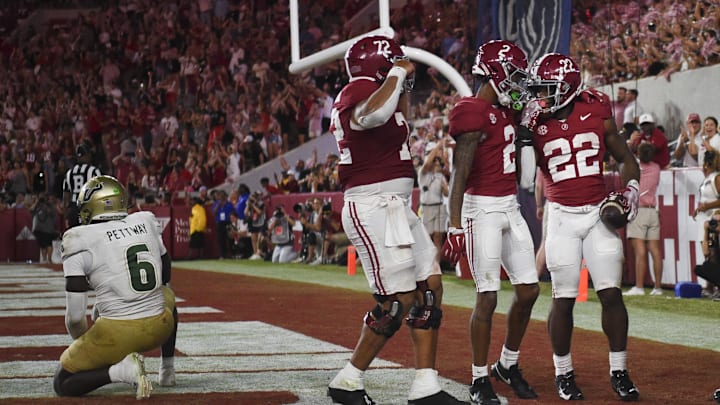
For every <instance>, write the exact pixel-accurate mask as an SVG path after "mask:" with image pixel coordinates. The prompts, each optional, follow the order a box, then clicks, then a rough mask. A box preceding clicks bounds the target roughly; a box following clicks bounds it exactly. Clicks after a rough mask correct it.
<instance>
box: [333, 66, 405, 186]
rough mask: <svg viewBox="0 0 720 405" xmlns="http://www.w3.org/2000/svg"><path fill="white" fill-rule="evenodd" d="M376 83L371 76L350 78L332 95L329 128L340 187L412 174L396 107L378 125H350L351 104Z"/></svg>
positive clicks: (401, 117)
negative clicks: (334, 144)
mask: <svg viewBox="0 0 720 405" xmlns="http://www.w3.org/2000/svg"><path fill="white" fill-rule="evenodd" d="M379 87H380V84H379V83H376V82H374V81H372V80H367V79H359V80H354V81H352V82H350V83H348V85H347V86H345V88H344V89H343V90H342V91H341V92H340V94H338V96H337V98H336V99H335V104H334V105H333V110H332V121H331V125H330V132H332V134H333V135H335V139H336V140H337V144H338V150H339V151H340V162H339V165H338V177H339V179H340V184H341V185H342V187H343V189H344V190H346V189H348V188H351V187H355V186H362V185H366V184H373V183H379V182H382V181H387V180H393V179H398V178H403V177H409V178H411V179H412V178H414V176H415V172H414V170H413V165H412V159H411V156H410V145H409V143H408V142H409V140H408V139H409V137H408V134H409V132H410V130H409V127H408V123H407V121H406V120H405V116H404V115H403V113H402V112H401V111H400V109H399V108H398V109H397V110H396V111H395V114H394V115H393V116H392V117H391V118H390V119H389V120H388V122H386V123H385V124H383V125H380V126H379V127H376V128H371V129H366V130H361V129H353V128H351V126H350V115H351V114H352V111H353V109H354V108H355V106H356V105H357V104H359V103H361V102H363V101H364V100H367V99H368V98H369V97H370V95H372V94H373V93H374V92H375V91H376V90H377V89H378V88H379Z"/></svg>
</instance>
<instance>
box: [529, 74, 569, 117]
mask: <svg viewBox="0 0 720 405" xmlns="http://www.w3.org/2000/svg"><path fill="white" fill-rule="evenodd" d="M571 88H572V86H570V85H569V84H568V83H567V82H565V81H562V80H554V79H551V80H544V79H541V78H539V77H534V78H531V79H530V80H529V82H528V89H529V93H530V96H531V97H532V98H533V99H535V100H537V101H538V105H539V106H540V107H541V109H540V112H542V113H549V114H552V113H554V112H555V111H557V110H559V109H561V108H563V107H565V106H566V105H568V104H569V103H570V101H572V99H573V98H574V95H569V94H568V93H569V92H570V90H571Z"/></svg>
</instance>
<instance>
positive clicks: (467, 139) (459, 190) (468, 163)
mask: <svg viewBox="0 0 720 405" xmlns="http://www.w3.org/2000/svg"><path fill="white" fill-rule="evenodd" d="M481 137H482V133H481V132H480V131H475V132H468V133H464V134H460V135H458V136H457V137H456V138H455V142H456V143H455V154H454V155H453V172H452V175H451V177H450V201H449V208H450V227H453V228H461V227H462V226H461V222H460V219H461V218H460V212H461V210H462V205H463V196H464V194H465V184H466V183H467V178H468V175H470V168H471V167H472V163H473V159H474V157H475V149H477V145H478V142H480V138H481Z"/></svg>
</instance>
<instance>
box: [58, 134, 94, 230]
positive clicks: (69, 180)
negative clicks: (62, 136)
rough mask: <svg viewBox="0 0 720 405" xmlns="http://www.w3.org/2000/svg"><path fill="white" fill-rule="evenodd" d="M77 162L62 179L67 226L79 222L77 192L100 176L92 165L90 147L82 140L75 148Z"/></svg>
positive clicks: (68, 227) (72, 225)
mask: <svg viewBox="0 0 720 405" xmlns="http://www.w3.org/2000/svg"><path fill="white" fill-rule="evenodd" d="M75 155H76V156H77V163H75V165H74V166H73V167H72V168H70V170H68V171H67V173H66V174H65V180H64V181H63V205H64V207H65V219H66V220H67V228H66V229H70V228H72V227H74V226H76V225H79V224H80V215H79V214H80V212H79V211H78V207H77V199H78V193H80V189H81V188H82V186H83V185H84V184H85V183H87V182H88V181H89V180H90V179H92V178H93V177H95V176H100V175H101V173H100V169H98V168H97V167H95V166H93V165H92V163H91V162H92V147H91V146H90V144H89V143H87V142H83V143H81V144H79V145H78V146H77V147H76V148H75Z"/></svg>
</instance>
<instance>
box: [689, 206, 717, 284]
mask: <svg viewBox="0 0 720 405" xmlns="http://www.w3.org/2000/svg"><path fill="white" fill-rule="evenodd" d="M718 219H719V218H718V214H714V215H713V217H712V218H711V219H710V220H709V221H707V229H706V230H705V241H706V242H707V251H704V253H705V261H704V262H703V263H702V264H698V265H697V266H695V274H697V275H698V276H699V277H702V278H704V279H705V280H708V281H709V282H711V283H713V284H716V285H720V245H718V222H719V221H718ZM703 250H704V248H703Z"/></svg>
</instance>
